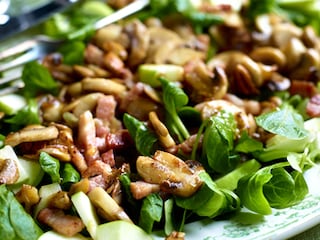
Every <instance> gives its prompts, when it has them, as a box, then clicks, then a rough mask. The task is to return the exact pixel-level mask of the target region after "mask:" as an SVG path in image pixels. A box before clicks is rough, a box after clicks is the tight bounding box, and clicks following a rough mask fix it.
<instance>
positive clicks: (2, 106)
mask: <svg viewBox="0 0 320 240" xmlns="http://www.w3.org/2000/svg"><path fill="white" fill-rule="evenodd" d="M26 104H27V101H26V99H25V98H24V97H23V96H21V95H18V94H14V93H12V94H8V95H3V96H0V111H1V112H4V113H5V114H8V115H12V114H15V113H16V112H17V111H19V110H20V109H21V108H23V107H24V106H26Z"/></svg>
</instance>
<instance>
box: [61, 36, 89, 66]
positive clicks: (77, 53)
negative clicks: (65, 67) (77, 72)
mask: <svg viewBox="0 0 320 240" xmlns="http://www.w3.org/2000/svg"><path fill="white" fill-rule="evenodd" d="M85 48H86V45H85V43H83V42H81V41H71V42H67V43H66V44H64V45H63V46H62V47H61V48H60V49H59V52H60V53H61V54H62V55H63V63H64V64H69V65H74V64H82V63H83V61H84V50H85Z"/></svg>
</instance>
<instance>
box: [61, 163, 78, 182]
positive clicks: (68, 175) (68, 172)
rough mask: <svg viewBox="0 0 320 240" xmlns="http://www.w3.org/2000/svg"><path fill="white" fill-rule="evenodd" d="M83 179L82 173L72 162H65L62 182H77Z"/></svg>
mask: <svg viewBox="0 0 320 240" xmlns="http://www.w3.org/2000/svg"><path fill="white" fill-rule="evenodd" d="M80 179H81V176H80V173H79V172H78V171H77V170H76V169H75V168H74V167H73V165H72V164H70V163H66V164H64V168H63V171H62V183H63V184H64V183H76V182H79V181H80Z"/></svg>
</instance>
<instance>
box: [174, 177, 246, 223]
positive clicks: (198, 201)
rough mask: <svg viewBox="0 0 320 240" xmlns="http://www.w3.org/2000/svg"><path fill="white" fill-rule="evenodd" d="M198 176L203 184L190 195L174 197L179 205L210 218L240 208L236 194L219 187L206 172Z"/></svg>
mask: <svg viewBox="0 0 320 240" xmlns="http://www.w3.org/2000/svg"><path fill="white" fill-rule="evenodd" d="M199 176H200V178H201V180H202V181H203V182H204V183H203V185H202V186H201V188H200V189H199V190H198V191H197V192H196V193H195V194H193V195H192V196H191V197H188V198H181V197H176V204H177V205H178V206H179V207H182V208H185V209H188V210H191V211H193V212H194V213H196V214H197V215H199V216H206V217H210V218H213V217H216V216H218V215H221V214H223V213H227V212H230V211H235V210H237V209H239V208H240V200H239V198H238V197H237V195H236V194H234V193H232V192H231V191H228V190H227V189H220V188H219V187H218V186H217V185H216V183H215V182H214V181H213V180H212V179H211V177H210V175H209V174H208V173H206V172H202V173H200V174H199Z"/></svg>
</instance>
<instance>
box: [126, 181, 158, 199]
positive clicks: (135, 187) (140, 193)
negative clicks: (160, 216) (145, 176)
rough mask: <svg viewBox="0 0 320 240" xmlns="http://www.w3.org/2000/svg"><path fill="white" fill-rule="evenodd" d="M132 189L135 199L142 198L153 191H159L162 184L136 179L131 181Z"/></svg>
mask: <svg viewBox="0 0 320 240" xmlns="http://www.w3.org/2000/svg"><path fill="white" fill-rule="evenodd" d="M130 191H131V193H132V196H133V197H134V198H135V199H142V198H144V197H146V196H148V195H149V194H151V193H155V192H159V191H160V185H159V184H154V183H147V182H144V181H136V182H131V183H130Z"/></svg>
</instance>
